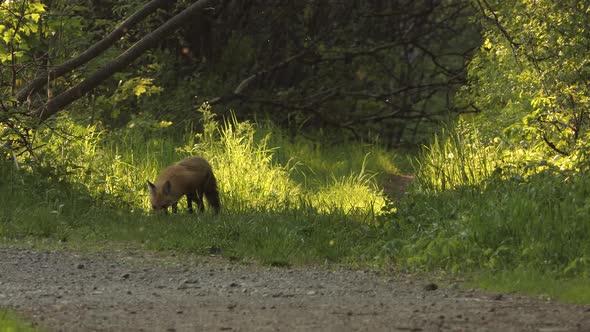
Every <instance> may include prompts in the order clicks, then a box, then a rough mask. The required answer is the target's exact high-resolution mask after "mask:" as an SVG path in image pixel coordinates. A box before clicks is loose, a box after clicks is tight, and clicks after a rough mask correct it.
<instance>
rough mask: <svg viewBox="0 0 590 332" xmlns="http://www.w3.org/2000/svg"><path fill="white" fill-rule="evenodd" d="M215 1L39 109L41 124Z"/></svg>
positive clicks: (204, 1) (203, 1)
mask: <svg viewBox="0 0 590 332" xmlns="http://www.w3.org/2000/svg"><path fill="white" fill-rule="evenodd" d="M214 2H216V1H214V0H199V1H197V2H195V3H194V4H192V5H191V6H189V7H188V8H186V9H185V10H183V11H182V12H180V13H179V14H178V15H176V16H174V17H173V18H171V19H170V20H168V21H167V22H166V23H164V24H163V25H162V26H160V27H159V28H158V29H156V30H154V31H153V32H151V33H149V34H148V35H146V36H145V37H143V38H142V39H141V40H140V41H138V42H137V43H135V45H133V46H132V47H130V48H129V49H128V50H127V51H125V52H124V53H123V54H121V55H119V56H118V57H117V58H115V59H114V60H113V61H111V62H110V63H108V64H107V65H105V66H104V67H103V68H101V69H99V70H97V71H96V72H94V73H93V74H92V75H90V76H89V77H88V78H86V79H85V80H84V81H82V82H80V83H78V84H77V85H75V86H74V87H72V88H70V89H68V90H66V91H64V92H62V93H61V94H59V95H57V96H56V97H55V98H53V99H51V100H49V101H47V103H46V104H45V105H44V106H42V107H40V108H39V109H37V111H36V116H38V117H39V118H40V120H41V121H45V120H47V119H48V118H50V117H51V116H53V115H55V114H56V113H58V112H59V111H60V110H62V109H63V108H65V107H66V106H68V105H69V104H71V103H72V102H74V101H76V100H77V99H79V98H80V97H82V96H83V95H84V94H85V93H87V92H89V91H90V90H92V89H93V88H95V87H96V86H98V85H99V84H100V83H102V82H103V81H104V80H106V79H107V78H109V77H110V76H112V75H113V74H114V73H116V72H118V71H121V70H123V69H125V68H126V67H127V66H128V65H129V64H130V63H131V62H133V61H134V60H135V59H137V58H139V57H140V56H141V55H142V54H143V53H145V52H146V51H147V50H148V49H149V48H151V47H153V46H154V45H156V44H157V43H158V41H160V39H162V38H164V37H165V36H166V35H167V34H169V33H171V32H172V31H174V30H176V29H178V28H179V27H181V26H182V25H183V24H185V23H186V22H188V21H189V20H191V19H194V18H195V15H196V14H197V13H198V12H199V11H201V10H202V9H203V8H204V7H205V6H208V5H211V4H212V3H214Z"/></svg>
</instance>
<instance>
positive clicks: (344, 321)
mask: <svg viewBox="0 0 590 332" xmlns="http://www.w3.org/2000/svg"><path fill="white" fill-rule="evenodd" d="M166 255H168V256H166ZM427 285H428V283H427V282H426V281H419V280H413V281H410V279H408V278H406V277H403V276H388V275H383V274H378V273H375V272H370V271H350V270H334V271H326V270H321V269H313V268H306V269H280V268H265V267H260V266H254V265H243V264H242V265H240V264H235V263H230V262H228V261H225V260H222V259H219V258H212V257H185V258H182V259H181V258H179V257H171V256H169V254H162V253H144V252H108V253H84V254H76V253H72V252H68V251H46V250H41V251H36V250H30V249H18V248H12V247H0V307H10V308H13V309H16V310H17V311H19V312H21V313H24V314H25V315H26V316H27V317H29V318H30V319H32V320H33V321H34V322H36V324H38V326H40V327H42V328H45V329H48V330H50V331H503V332H507V331H539V332H561V331H590V306H575V305H567V304H559V303H555V302H548V301H544V300H540V299H536V298H526V297H514V296H509V295H499V294H484V293H480V292H473V291H462V290H460V289H457V287H440V288H439V289H436V290H428V289H429V288H433V287H425V286H427Z"/></svg>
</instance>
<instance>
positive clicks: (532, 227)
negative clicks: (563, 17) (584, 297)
mask: <svg viewBox="0 0 590 332" xmlns="http://www.w3.org/2000/svg"><path fill="white" fill-rule="evenodd" d="M464 129H465V127H461V126H459V128H458V130H456V131H451V132H447V135H448V136H445V137H443V138H441V139H438V140H435V141H434V143H433V144H432V145H431V146H430V147H428V148H427V149H426V150H425V152H424V153H422V154H421V155H420V156H419V157H418V162H417V163H416V165H417V167H418V168H417V172H416V177H417V183H416V186H415V187H414V192H413V193H412V194H411V195H410V197H409V198H408V200H407V201H404V202H403V203H402V204H401V205H400V206H399V208H398V214H397V216H398V218H397V219H393V220H391V221H390V222H391V225H390V227H391V228H392V230H395V233H394V234H391V236H392V237H394V238H396V239H395V240H393V241H391V242H390V244H389V246H386V248H387V249H388V250H390V251H391V252H392V253H394V254H396V255H397V256H398V257H400V258H401V260H400V261H401V262H402V263H404V264H408V265H410V266H414V267H420V268H441V267H442V268H445V269H449V270H451V271H469V270H473V269H486V270H490V271H498V270H512V269H516V268H517V267H518V268H522V269H525V270H526V269H531V270H534V271H539V273H551V274H552V275H554V276H586V277H588V276H589V273H590V264H588V259H589V258H590V244H589V243H588V241H587V240H586V239H588V238H589V237H590V225H589V224H588V222H587V221H588V212H590V195H589V194H590V189H588V188H590V182H589V180H588V179H587V177H586V176H584V175H583V174H582V173H578V172H574V171H572V170H569V169H568V168H567V167H565V166H566V164H565V163H564V162H563V160H560V159H559V158H549V156H550V155H548V154H547V153H546V152H544V151H540V150H537V149H535V148H527V147H521V146H518V145H516V144H513V145H509V144H507V143H505V142H500V141H499V140H496V141H491V142H485V141H483V140H481V139H480V137H479V135H478V132H477V130H476V128H473V127H471V128H470V129H469V130H464ZM543 271H544V272H543Z"/></svg>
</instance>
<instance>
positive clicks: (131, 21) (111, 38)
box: [16, 0, 176, 102]
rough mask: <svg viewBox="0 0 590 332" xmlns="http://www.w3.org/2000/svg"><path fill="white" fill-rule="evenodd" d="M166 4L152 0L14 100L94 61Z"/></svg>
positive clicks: (21, 92) (43, 76)
mask: <svg viewBox="0 0 590 332" xmlns="http://www.w3.org/2000/svg"><path fill="white" fill-rule="evenodd" d="M174 1H176V0H174ZM168 2H169V1H167V0H152V1H151V2H150V3H148V4H147V5H145V6H143V7H142V8H141V9H140V10H138V11H137V12H135V13H134V14H133V15H131V16H130V17H129V18H128V19H127V20H125V21H124V22H123V23H121V25H119V26H118V27H117V28H116V29H115V30H113V31H112V32H111V33H110V34H108V35H107V36H106V37H105V38H103V39H102V40H101V41H99V42H98V43H96V44H94V45H92V46H91V47H90V48H88V49H87V50H85V51H84V52H82V53H81V54H80V55H78V56H77V57H75V58H72V59H69V60H68V61H66V62H64V63H63V64H61V65H60V66H58V67H55V68H53V69H51V70H49V71H48V72H42V73H39V75H37V77H36V78H35V79H34V80H33V81H32V82H31V83H29V84H28V85H27V86H26V87H24V88H22V89H21V90H20V91H19V92H18V93H17V94H16V99H17V100H18V101H19V102H23V101H24V100H25V99H27V97H28V96H30V95H31V94H32V93H35V92H36V91H38V90H39V89H41V88H42V87H43V85H44V84H46V83H47V82H48V81H52V80H54V79H56V78H59V77H61V76H63V75H65V74H67V73H68V72H70V71H72V70H74V69H76V68H78V67H79V66H81V65H83V64H85V63H87V62H88V61H90V60H92V59H94V58H95V57H97V56H98V55H100V54H101V53H102V52H104V51H105V50H106V49H108V48H109V47H111V46H112V45H113V44H114V43H115V42H117V41H118V40H119V39H120V38H121V37H122V36H123V35H125V33H127V31H128V30H129V29H130V28H131V27H133V26H134V25H136V24H137V23H138V22H140V21H142V20H143V19H145V18H146V17H147V16H148V15H150V14H151V13H153V12H155V11H156V10H157V9H158V8H160V7H162V6H163V5H164V4H167V3H168Z"/></svg>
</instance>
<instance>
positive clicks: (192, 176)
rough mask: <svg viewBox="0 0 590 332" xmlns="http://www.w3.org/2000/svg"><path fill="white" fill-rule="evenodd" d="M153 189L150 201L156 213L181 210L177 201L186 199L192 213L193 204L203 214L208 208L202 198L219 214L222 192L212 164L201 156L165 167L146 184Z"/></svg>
mask: <svg viewBox="0 0 590 332" xmlns="http://www.w3.org/2000/svg"><path fill="white" fill-rule="evenodd" d="M147 183H148V185H149V187H150V202H151V203H152V208H153V209H154V211H160V210H164V211H165V212H168V207H169V206H171V207H172V211H173V212H175V213H176V212H177V210H178V201H179V200H180V198H181V197H182V196H186V199H187V205H188V210H189V212H191V213H192V212H193V206H192V202H193V201H194V202H195V203H197V206H198V207H199V210H200V211H203V210H204V209H205V206H204V205H203V196H205V198H206V199H207V202H209V205H210V206H211V207H212V208H213V209H215V213H218V212H219V209H220V208H221V205H220V203H219V192H218V191H217V180H216V179H215V176H214V175H213V170H212V169H211V165H209V163H208V162H207V160H205V158H202V157H190V158H186V159H183V160H181V161H179V162H177V163H176V164H174V165H170V166H168V167H166V168H164V169H163V170H162V171H161V172H160V174H159V175H158V177H157V178H156V181H154V183H152V182H150V181H149V180H148V181H147Z"/></svg>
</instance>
